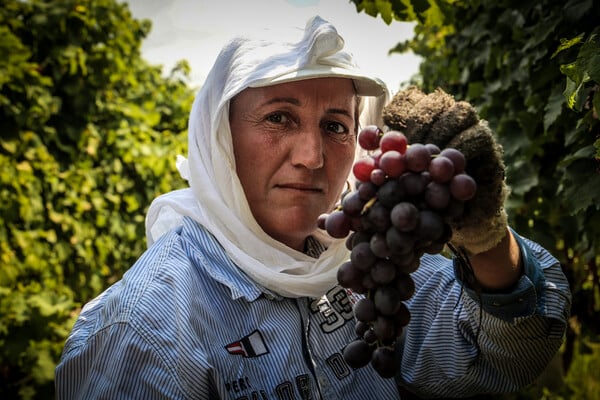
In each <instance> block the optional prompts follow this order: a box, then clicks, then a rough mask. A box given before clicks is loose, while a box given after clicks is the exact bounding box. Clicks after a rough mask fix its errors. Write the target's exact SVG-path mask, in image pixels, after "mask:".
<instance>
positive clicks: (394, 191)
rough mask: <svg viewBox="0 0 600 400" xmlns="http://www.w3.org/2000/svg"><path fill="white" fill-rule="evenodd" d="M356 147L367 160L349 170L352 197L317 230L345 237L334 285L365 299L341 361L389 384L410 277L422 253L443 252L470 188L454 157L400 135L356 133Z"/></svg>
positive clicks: (370, 130)
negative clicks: (347, 254) (344, 256)
mask: <svg viewBox="0 0 600 400" xmlns="http://www.w3.org/2000/svg"><path fill="white" fill-rule="evenodd" d="M358 143H359V145H360V146H361V147H362V148H363V149H364V150H367V151H368V155H367V156H365V157H363V158H361V159H359V160H357V161H356V162H355V163H354V166H353V173H354V176H355V177H356V179H357V180H358V182H357V185H356V189H355V190H353V191H350V192H348V193H347V194H345V195H344V196H343V198H342V201H341V204H340V206H339V207H338V208H337V209H336V210H335V211H333V212H332V213H330V214H327V215H325V216H323V218H321V220H320V223H321V227H322V228H324V229H326V230H327V232H328V233H329V234H330V235H331V236H333V237H336V238H344V237H347V241H346V246H347V247H348V249H349V250H350V251H351V255H350V260H348V261H347V262H345V263H344V264H342V265H341V266H340V268H339V270H338V274H337V279H338V282H339V284H340V285H341V286H343V287H345V288H347V289H350V290H351V291H353V292H355V293H360V294H364V295H365V296H364V297H363V298H361V299H360V300H359V301H358V302H357V303H356V304H355V305H354V316H355V320H356V334H357V339H356V340H354V341H352V342H351V343H349V344H348V345H347V346H346V347H345V349H344V352H343V355H344V359H345V360H346V362H347V363H348V365H350V366H351V367H353V368H361V367H364V366H366V365H367V364H369V363H371V365H372V366H373V368H374V369H375V370H376V371H377V373H378V374H379V375H380V376H382V377H384V378H391V377H393V376H395V375H396V373H397V372H398V370H399V360H398V357H397V356H396V354H395V350H394V348H395V343H396V340H397V339H398V338H399V337H400V336H401V334H402V331H403V329H404V327H405V326H406V325H407V324H408V322H409V320H410V313H409V310H408V308H407V307H406V305H405V304H404V301H406V300H408V299H410V297H411V296H412V295H413V293H414V290H415V284H414V281H413V279H412V278H411V276H410V274H411V273H412V272H414V271H416V269H417V268H418V267H419V262H420V258H421V256H422V255H423V254H424V253H430V254H437V253H440V252H441V251H442V250H443V248H444V245H445V244H446V243H447V242H448V241H449V240H450V238H451V236H452V230H451V228H450V225H449V224H448V221H450V220H451V219H452V218H457V217H459V216H460V215H461V213H462V211H463V207H464V203H465V201H467V200H469V199H471V198H472V197H473V196H474V194H475V191H476V188H477V185H476V183H475V181H474V180H473V178H472V177H470V176H469V175H468V174H466V173H465V164H466V161H465V157H464V156H463V154H462V153H461V152H460V151H458V150H456V149H453V148H446V149H443V150H440V149H439V148H438V147H437V146H436V145H433V144H421V143H413V144H410V145H408V142H407V139H406V137H405V135H404V134H403V133H401V132H399V131H394V130H391V131H388V132H385V133H384V132H383V131H382V130H381V129H379V128H378V127H377V126H367V127H365V128H364V129H362V130H361V131H360V133H359V135H358Z"/></svg>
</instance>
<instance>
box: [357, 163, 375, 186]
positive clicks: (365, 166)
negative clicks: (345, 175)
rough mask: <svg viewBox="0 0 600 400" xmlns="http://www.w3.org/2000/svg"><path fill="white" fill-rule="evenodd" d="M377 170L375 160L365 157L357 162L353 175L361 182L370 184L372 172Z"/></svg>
mask: <svg viewBox="0 0 600 400" xmlns="http://www.w3.org/2000/svg"><path fill="white" fill-rule="evenodd" d="M374 169H375V159H374V158H373V157H363V158H361V159H359V160H356V162H355V163H354V165H353V166H352V173H353V174H354V176H355V177H356V179H358V180H359V181H361V182H368V181H369V180H370V179H371V172H372V171H373V170H374Z"/></svg>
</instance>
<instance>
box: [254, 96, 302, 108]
mask: <svg viewBox="0 0 600 400" xmlns="http://www.w3.org/2000/svg"><path fill="white" fill-rule="evenodd" d="M274 103H290V104H292V105H295V106H299V105H300V100H298V99H297V98H295V97H273V98H272V99H269V100H267V101H265V102H264V103H263V104H262V105H265V106H266V105H269V104H274Z"/></svg>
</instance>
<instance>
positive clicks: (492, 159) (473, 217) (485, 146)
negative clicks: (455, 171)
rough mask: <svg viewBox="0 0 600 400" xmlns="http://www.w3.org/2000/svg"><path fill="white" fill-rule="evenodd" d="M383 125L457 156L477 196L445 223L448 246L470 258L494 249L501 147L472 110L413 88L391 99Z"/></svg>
mask: <svg viewBox="0 0 600 400" xmlns="http://www.w3.org/2000/svg"><path fill="white" fill-rule="evenodd" d="M383 122H384V124H385V125H386V126H387V127H389V128H390V129H394V130H398V131H401V132H403V133H404V134H405V135H406V137H407V138H408V142H409V143H424V144H425V143H433V144H436V145H437V146H438V147H439V148H440V149H444V148H446V147H453V148H455V149H457V150H460V151H461V152H462V153H463V155H464V156H465V159H466V160H467V164H466V171H465V172H466V173H468V174H469V175H471V177H473V179H475V181H476V182H477V192H476V194H475V196H474V197H473V198H472V199H471V200H469V201H467V202H466V203H465V208H464V211H463V213H462V215H461V216H460V217H459V218H455V219H453V220H451V221H450V226H451V227H452V232H453V233H452V239H451V243H452V244H453V245H454V246H457V247H462V248H464V249H466V250H467V251H468V252H469V253H471V254H478V253H481V252H483V251H486V250H489V249H491V248H492V247H494V246H496V245H497V244H498V243H499V242H500V241H501V240H502V239H503V238H504V236H505V235H506V226H507V215H506V212H505V210H504V201H505V200H506V198H507V196H508V194H509V188H508V186H507V185H506V182H505V173H504V170H505V166H504V162H503V160H502V157H503V149H502V146H501V145H500V144H499V143H498V142H496V140H495V139H494V136H493V133H492V131H491V130H490V128H489V127H488V125H487V122H486V121H483V120H480V119H479V117H478V115H477V111H476V110H475V108H473V106H471V105H470V104H469V103H467V102H465V101H458V102H457V101H455V100H454V98H453V97H452V96H450V95H448V94H447V93H445V92H444V91H443V90H441V89H437V90H436V91H434V92H433V93H430V94H425V93H423V92H422V91H421V90H419V89H418V88H416V87H414V86H413V87H410V88H408V89H406V90H403V91H401V92H398V93H397V94H396V95H395V96H394V97H393V99H392V101H391V102H390V103H389V104H388V105H387V106H386V107H385V108H384V110H383Z"/></svg>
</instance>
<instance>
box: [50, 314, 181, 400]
mask: <svg viewBox="0 0 600 400" xmlns="http://www.w3.org/2000/svg"><path fill="white" fill-rule="evenodd" d="M67 345H68V344H67ZM176 382H177V380H176V379H174V376H172V375H171V374H170V373H169V368H167V366H166V365H165V363H164V361H163V360H162V359H161V357H160V355H159V354H158V353H157V352H156V351H155V350H154V348H153V347H152V346H151V345H150V344H149V343H147V342H146V341H145V340H143V338H142V336H141V335H139V333H137V332H136V331H135V330H134V329H133V328H132V327H131V326H129V325H127V324H125V323H116V324H113V325H111V326H109V327H106V328H104V329H103V330H102V331H99V332H98V333H96V334H94V335H92V336H90V337H89V338H87V339H86V340H85V342H84V343H81V344H74V345H73V346H69V347H68V349H67V351H65V352H64V354H63V357H62V359H61V362H60V364H59V365H58V367H57V369H56V398H57V399H183V398H184V397H183V395H182V392H181V391H180V390H179V388H178V387H177V384H176Z"/></svg>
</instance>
